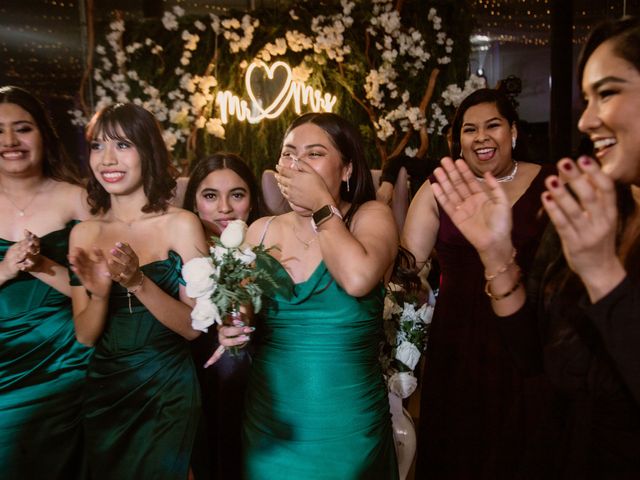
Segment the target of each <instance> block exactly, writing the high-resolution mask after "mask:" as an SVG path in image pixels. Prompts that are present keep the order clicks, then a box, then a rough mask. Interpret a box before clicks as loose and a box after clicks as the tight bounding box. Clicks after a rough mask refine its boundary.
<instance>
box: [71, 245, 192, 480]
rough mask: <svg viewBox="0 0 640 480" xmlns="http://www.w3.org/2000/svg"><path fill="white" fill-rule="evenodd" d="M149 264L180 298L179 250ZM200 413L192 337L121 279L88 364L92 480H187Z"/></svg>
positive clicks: (149, 272)
mask: <svg viewBox="0 0 640 480" xmlns="http://www.w3.org/2000/svg"><path fill="white" fill-rule="evenodd" d="M141 268H142V271H143V272H144V274H145V275H146V277H147V279H148V280H151V281H153V282H154V283H155V284H156V285H158V286H159V287H160V288H161V289H162V290H164V291H165V292H167V293H168V294H170V295H171V296H173V297H174V298H178V290H179V286H180V282H181V281H182V278H181V276H180V271H181V268H182V260H181V258H180V256H179V255H178V254H177V253H175V252H173V251H170V252H169V256H168V258H167V259H165V260H159V261H156V262H152V263H149V264H146V265H143V266H142V267H141ZM75 281H76V283H77V279H75ZM129 301H131V311H130V309H129ZM199 412H200V392H199V389H198V380H197V378H196V373H195V368H194V365H193V362H192V360H191V353H190V349H189V342H188V341H187V340H185V339H184V338H183V337H181V336H180V335H178V334H177V333H175V332H173V331H172V330H170V329H168V328H167V327H165V326H164V325H163V324H162V323H160V322H159V321H158V320H156V318H155V317H154V316H153V315H152V314H151V313H150V312H149V310H147V308H146V307H145V306H144V305H143V304H142V303H140V302H139V301H138V300H137V299H136V298H135V296H133V295H132V296H131V297H130V298H129V297H127V293H126V290H125V289H124V288H122V287H121V286H120V285H119V284H117V283H114V284H113V286H112V288H111V295H110V299H109V313H108V319H107V325H106V327H105V330H104V332H103V334H102V336H101V337H100V339H99V341H98V343H97V344H96V347H95V353H94V355H93V357H92V359H91V362H90V363H89V369H88V378H87V395H86V400H85V407H84V426H85V436H86V442H87V447H86V449H87V459H88V464H89V472H90V476H91V478H92V479H105V480H116V479H123V480H124V479H144V480H146V479H154V480H165V479H166V480H173V479H184V480H186V479H187V475H188V471H189V464H190V461H191V451H192V449H193V444H194V439H195V434H196V430H197V425H198V421H199Z"/></svg>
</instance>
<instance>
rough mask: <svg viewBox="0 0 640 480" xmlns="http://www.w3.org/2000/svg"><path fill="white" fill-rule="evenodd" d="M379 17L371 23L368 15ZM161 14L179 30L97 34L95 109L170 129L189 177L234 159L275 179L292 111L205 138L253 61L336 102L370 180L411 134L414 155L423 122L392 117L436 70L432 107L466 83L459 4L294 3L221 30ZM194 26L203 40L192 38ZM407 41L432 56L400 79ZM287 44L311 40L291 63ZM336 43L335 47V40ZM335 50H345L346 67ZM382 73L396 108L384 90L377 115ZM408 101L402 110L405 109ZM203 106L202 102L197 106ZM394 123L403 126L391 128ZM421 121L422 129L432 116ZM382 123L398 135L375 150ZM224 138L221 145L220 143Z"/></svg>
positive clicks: (465, 33) (145, 24) (153, 23)
mask: <svg viewBox="0 0 640 480" xmlns="http://www.w3.org/2000/svg"><path fill="white" fill-rule="evenodd" d="M397 5H401V11H400V12H399V17H400V19H401V22H400V24H399V26H397V27H396V28H395V30H394V31H395V33H393V32H391V29H388V32H387V30H385V28H387V27H385V22H388V24H392V23H393V22H392V17H389V15H388V14H389V12H392V10H393V8H394V7H395V6H397ZM433 8H435V9H436V10H437V15H438V16H439V17H440V18H441V19H442V22H441V25H442V26H441V29H436V28H435V26H434V24H433V22H432V20H430V18H432V15H431V14H430V11H431V9H433ZM385 9H386V10H385ZM374 12H378V13H377V14H375V15H374ZM168 14H169V15H170V16H171V15H173V17H174V19H175V22H176V28H175V29H172V30H169V29H167V27H166V24H163V21H161V20H159V19H152V20H148V19H136V18H132V19H127V20H126V21H116V22H112V23H110V24H109V25H102V26H101V27H102V28H100V26H99V28H98V31H100V30H102V31H103V34H102V35H101V34H98V36H97V38H98V39H99V40H98V41H97V44H98V45H99V46H100V48H99V49H98V52H97V53H96V57H95V60H94V65H95V68H96V69H95V71H94V79H95V83H94V85H95V98H96V100H97V105H96V107H100V106H103V105H106V104H108V103H112V102H114V101H134V102H137V103H140V104H142V105H143V106H145V107H146V108H148V109H149V110H150V111H151V112H152V113H154V114H155V115H156V116H157V117H158V119H159V121H160V123H161V124H162V126H163V128H164V129H165V134H166V135H167V136H166V139H168V144H171V143H172V142H173V155H174V159H175V161H176V163H177V165H178V166H179V167H181V168H184V169H186V167H187V166H188V164H189V163H190V162H192V161H194V160H196V159H198V158H200V157H202V156H205V155H208V154H211V153H213V152H215V151H218V150H225V151H231V152H236V153H238V154H240V155H241V156H242V157H243V158H245V159H246V160H247V161H248V162H249V163H250V164H252V165H253V168H254V171H255V173H256V174H257V175H260V174H261V172H262V171H263V170H264V169H265V168H273V166H274V164H275V163H276V161H277V159H278V156H279V150H280V146H281V142H282V135H283V133H284V131H285V130H286V128H287V126H288V124H289V123H290V122H291V121H292V120H293V119H294V118H295V117H296V116H297V114H296V113H295V111H294V110H293V108H292V106H291V105H290V106H289V107H287V108H286V109H285V110H284V112H283V113H282V115H280V116H279V117H277V118H275V119H265V120H262V121H260V122H258V123H255V124H250V123H247V122H241V121H239V120H237V119H235V118H233V117H231V119H230V121H229V123H227V124H226V125H218V126H217V128H218V129H217V130H216V129H215V128H213V127H212V128H211V129H210V131H213V132H216V133H214V134H211V133H208V131H207V128H206V127H204V126H203V125H204V123H205V121H209V119H217V118H219V113H220V112H219V107H218V106H217V104H216V102H215V96H216V94H217V93H218V92H219V91H220V90H230V91H232V92H234V93H235V94H237V95H238V96H239V97H241V98H244V99H247V95H246V92H245V86H244V81H245V72H246V68H247V65H248V64H250V63H251V62H253V61H254V60H255V59H256V58H259V56H260V55H262V58H263V59H264V58H265V57H264V52H265V51H271V54H270V55H269V56H270V59H268V60H265V62H266V63H268V64H269V63H273V62H274V61H276V60H285V61H286V62H287V63H288V64H289V65H291V66H292V67H303V69H306V71H308V72H310V73H309V74H308V77H307V78H306V79H305V80H304V83H305V84H306V85H308V86H311V87H313V88H315V89H319V90H322V91H323V92H328V93H331V94H333V95H335V96H336V98H337V102H336V107H335V108H334V111H335V112H336V113H339V114H340V115H342V116H344V117H345V118H348V119H349V120H350V121H351V122H353V123H354V124H356V125H358V126H359V129H360V131H361V133H362V136H363V139H364V141H365V146H366V149H367V153H368V157H369V159H370V162H371V166H372V168H374V167H378V166H380V164H381V163H382V162H383V161H384V160H385V159H386V157H387V156H388V155H389V154H391V153H392V152H393V151H394V150H397V149H398V148H401V147H402V148H404V147H403V146H402V145H403V144H402V141H403V137H405V134H406V132H410V138H409V140H408V141H407V142H406V145H405V146H406V147H409V148H411V149H413V150H417V149H418V148H419V147H420V145H421V140H420V136H419V130H420V122H421V121H422V124H424V115H423V116H422V117H421V118H422V120H421V118H418V119H417V120H415V119H414V120H412V121H411V122H408V121H407V120H406V116H404V117H403V116H402V115H403V114H398V112H400V110H398V109H399V108H404V107H406V108H409V109H410V108H417V105H418V104H419V103H420V101H421V99H422V97H423V95H424V93H425V91H426V86H427V81H428V78H429V75H430V72H431V71H432V70H433V69H434V68H438V69H439V70H440V74H439V76H438V79H437V83H436V87H435V91H434V94H433V96H432V101H437V100H438V98H439V95H440V92H441V91H442V89H443V88H445V87H446V85H448V84H450V83H458V84H460V83H461V82H463V81H464V79H465V78H466V77H467V70H468V68H467V64H468V56H469V41H468V38H469V35H470V32H471V26H472V25H471V15H470V12H469V8H468V2H467V1H466V0H465V1H459V2H451V1H444V0H439V1H425V0H405V1H398V2H391V1H390V0H362V1H356V2H353V4H351V3H350V2H348V1H347V0H343V1H342V2H339V1H315V0H304V1H300V2H292V3H291V10H289V9H288V8H279V9H274V8H269V7H265V8H260V9H258V10H255V11H252V12H250V13H249V14H245V13H240V12H231V13H229V14H224V15H220V16H219V17H217V18H214V17H210V16H200V17H197V16H192V15H180V14H179V13H178V14H176V12H175V9H174V11H173V13H172V12H168ZM246 15H248V17H246ZM376 15H377V16H376ZM166 17H167V13H165V19H166ZM243 17H246V18H248V21H247V22H246V23H245V24H242V19H243ZM374 17H376V19H377V20H376V19H374ZM388 17H389V18H391V20H389V19H388ZM234 19H235V20H237V21H238V24H242V26H240V27H234V26H232V25H231V24H227V26H224V25H223V24H224V21H225V20H227V21H230V20H234ZM257 19H260V20H259V24H257V22H256V20H257ZM380 19H382V20H380ZM383 20H384V21H383ZM216 21H217V24H218V27H217V30H214V28H212V24H214V23H216ZM196 22H199V23H200V25H204V27H205V29H204V30H202V29H200V28H198V27H197V25H196ZM376 22H377V23H376ZM374 24H375V25H374ZM221 25H222V26H221ZM247 25H252V26H251V27H250V28H249V30H251V29H253V30H252V32H251V36H252V38H251V39H250V40H247V41H246V42H244V43H242V42H239V43H241V44H242V45H241V46H240V47H239V48H238V49H237V51H232V49H233V48H235V47H233V43H234V40H233V38H232V34H237V35H239V37H243V36H244V35H246V34H247V32H248V30H247ZM314 25H315V26H314ZM323 29H324V30H323ZM341 30H342V31H341ZM185 31H186V32H187V34H189V35H197V36H198V40H197V42H196V44H195V45H191V46H190V47H189V48H187V45H188V43H189V40H188V39H185V37H184V36H183V32H185ZM412 31H415V32H418V34H419V35H420V39H421V40H420V41H422V40H424V42H425V49H426V51H427V52H428V53H429V55H430V58H429V59H428V60H425V61H423V62H422V66H421V68H418V69H416V68H409V67H406V66H405V64H406V62H407V61H408V60H407V59H409V60H411V61H414V59H413V58H409V57H408V56H405V57H402V56H401V55H398V57H397V59H396V60H394V61H388V60H385V55H387V54H389V53H390V52H393V51H394V50H395V51H396V53H397V51H398V45H399V40H398V39H399V38H400V37H398V36H397V35H398V34H399V32H402V34H403V35H406V37H403V38H411V32H412ZM292 32H298V33H299V34H300V35H302V36H304V37H306V38H308V39H311V47H308V48H304V49H301V50H300V51H295V49H294V48H292V44H291V42H290V41H289V40H287V39H288V38H289V37H288V35H291V34H292ZM385 32H387V33H385ZM389 32H391V33H389ZM441 32H446V35H447V38H450V39H451V40H452V41H453V47H452V52H451V53H445V52H444V48H445V45H444V44H441V43H438V37H437V35H438V33H441ZM334 34H335V35H337V36H338V37H334V36H332V35H334ZM323 35H326V36H323ZM394 35H396V36H395V37H394ZM416 35H417V34H416ZM239 37H238V38H239ZM386 37H389V38H388V39H387V38H386ZM335 38H339V40H338V41H336V43H335V44H333V45H330V46H328V47H326V48H320V47H319V46H322V45H325V44H324V43H323V42H325V40H327V39H328V40H327V41H331V39H334V40H335ZM247 39H248V37H247ZM278 39H281V40H282V41H284V42H285V45H286V48H285V50H286V51H285V52H284V53H277V52H276V50H277V49H274V48H273V45H274V43H276V41H277V40H278ZM105 40H106V42H105ZM285 40H286V41H285ZM269 45H271V46H270V47H269ZM376 45H378V46H380V47H381V48H378V47H377V46H376ZM191 47H193V48H191ZM314 47H315V48H314ZM154 48H155V50H154ZM160 48H161V49H160ZM341 49H346V50H347V52H346V53H344V55H342V56H341V55H340V51H341ZM185 52H187V53H188V54H190V56H189V57H188V62H187V64H186V65H185V64H183V63H181V61H182V60H183V59H184V58H185ZM385 52H386V53H385ZM444 56H446V57H450V63H439V62H440V60H441V59H442V58H443V57H444ZM385 65H391V66H392V67H393V68H394V69H396V71H397V75H398V76H397V78H395V79H394V80H393V82H392V83H393V84H394V85H393V87H394V88H395V89H396V90H397V95H396V97H392V96H391V90H388V91H386V96H385V98H384V100H383V101H382V102H381V103H383V105H382V104H377V103H376V102H375V101H373V100H372V99H371V95H370V92H369V91H368V90H367V87H366V83H367V78H368V77H369V76H370V75H371V74H372V72H373V73H376V72H378V71H379V70H380V69H381V68H383V67H384V66H385ZM374 77H375V76H374ZM201 78H202V79H207V80H206V81H207V82H209V83H208V84H207V85H208V86H207V88H205V89H204V90H202V89H201V87H202V84H198V83H197V82H195V83H194V80H197V79H201ZM211 82H214V83H215V84H212V83H211ZM205 83H206V82H205ZM387 86H388V85H386V86H385V85H382V86H381V87H380V88H381V89H384V88H387ZM405 91H406V92H407V93H408V100H406V101H404V100H402V99H401V98H400V95H402V93H403V92H405ZM199 96H200V97H199ZM202 98H206V101H205V104H204V105H202V106H200V104H199V102H200V101H201V100H202ZM303 108H308V107H303ZM181 109H182V110H181ZM303 111H304V110H303ZM185 112H186V113H185ZM394 112H395V113H394ZM89 113H90V112H85V114H89ZM394 114H396V117H399V118H398V119H395V117H394ZM424 114H426V115H427V117H428V115H429V109H428V108H427V109H426V111H425V112H424ZM387 119H388V122H389V124H392V125H393V132H392V133H388V136H386V137H384V135H385V134H383V135H382V136H383V137H384V138H381V132H382V131H383V130H384V129H383V128H382V127H381V125H380V122H384V121H387ZM427 120H428V118H427ZM220 128H222V129H223V130H224V135H222V134H220V132H221V129H220ZM223 136H224V138H222V137H223ZM429 143H430V146H429V148H430V149H429V152H430V153H429V155H434V154H435V153H433V152H436V151H437V150H438V149H439V148H441V145H442V142H441V141H440V140H439V138H438V136H437V135H431V136H430V142H429ZM399 145H400V147H399Z"/></svg>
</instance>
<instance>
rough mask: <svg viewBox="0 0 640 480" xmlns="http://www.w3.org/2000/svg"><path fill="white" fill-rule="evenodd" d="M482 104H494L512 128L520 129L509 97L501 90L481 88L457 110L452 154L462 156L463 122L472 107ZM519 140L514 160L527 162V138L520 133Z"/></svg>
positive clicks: (453, 126) (513, 156)
mask: <svg viewBox="0 0 640 480" xmlns="http://www.w3.org/2000/svg"><path fill="white" fill-rule="evenodd" d="M481 103H492V104H494V105H495V106H496V108H497V109H498V112H499V113H500V115H502V116H503V117H504V118H506V119H507V122H509V125H510V126H513V125H515V126H516V127H518V122H519V121H520V119H519V118H518V112H516V109H515V108H514V106H513V104H512V103H511V101H510V100H509V99H508V98H507V96H506V95H505V94H504V93H502V92H500V91H499V90H495V89H493V88H480V89H478V90H476V91H475V92H473V93H471V94H469V95H468V96H467V97H466V98H465V99H464V100H462V102H461V103H460V106H459V107H458V109H457V110H456V114H455V116H454V117H453V122H452V123H451V149H452V152H451V154H452V155H454V156H457V155H460V151H461V150H462V147H461V145H460V132H461V130H462V122H463V120H464V114H465V113H466V112H467V110H469V109H470V108H471V107H474V106H476V105H480V104H481ZM518 133H520V135H518V139H517V141H516V148H514V149H513V152H512V153H511V156H512V158H514V159H516V160H520V161H526V160H527V154H526V152H527V149H526V148H525V138H524V135H522V133H523V132H518Z"/></svg>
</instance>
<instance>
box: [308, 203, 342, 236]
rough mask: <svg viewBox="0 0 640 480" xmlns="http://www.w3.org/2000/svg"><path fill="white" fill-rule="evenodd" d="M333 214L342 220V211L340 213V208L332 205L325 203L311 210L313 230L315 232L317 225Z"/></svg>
mask: <svg viewBox="0 0 640 480" xmlns="http://www.w3.org/2000/svg"><path fill="white" fill-rule="evenodd" d="M334 215H335V216H336V217H338V218H339V219H340V220H342V213H340V210H338V209H337V208H336V207H334V206H333V205H325V206H324V207H322V208H320V209H318V210H316V211H315V212H313V215H311V226H312V227H313V230H314V231H316V232H317V231H318V227H319V226H320V225H322V224H323V223H324V222H326V221H327V220H329V219H330V218H331V217H333V216H334Z"/></svg>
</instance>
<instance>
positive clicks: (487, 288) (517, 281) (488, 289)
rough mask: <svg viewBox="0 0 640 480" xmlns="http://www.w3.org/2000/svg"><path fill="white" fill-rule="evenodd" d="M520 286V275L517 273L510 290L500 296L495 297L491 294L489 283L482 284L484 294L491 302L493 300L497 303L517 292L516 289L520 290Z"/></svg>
mask: <svg viewBox="0 0 640 480" xmlns="http://www.w3.org/2000/svg"><path fill="white" fill-rule="evenodd" d="M521 285H522V282H521V281H520V273H519V272H518V279H517V280H516V283H515V284H514V285H513V287H511V290H509V291H508V292H506V293H503V294H500V295H496V294H494V293H491V288H490V287H489V282H487V283H485V284H484V293H486V294H487V296H488V297H489V298H490V299H491V300H495V301H496V302H497V301H499V300H503V299H505V298H507V297H508V296H509V295H511V294H512V293H514V292H515V291H516V290H518V288H520V286H521Z"/></svg>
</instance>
